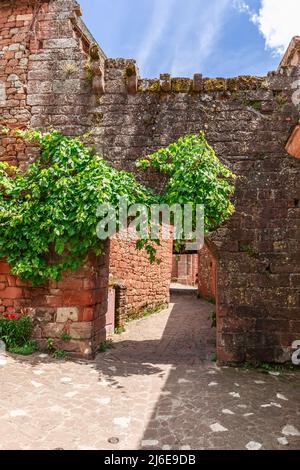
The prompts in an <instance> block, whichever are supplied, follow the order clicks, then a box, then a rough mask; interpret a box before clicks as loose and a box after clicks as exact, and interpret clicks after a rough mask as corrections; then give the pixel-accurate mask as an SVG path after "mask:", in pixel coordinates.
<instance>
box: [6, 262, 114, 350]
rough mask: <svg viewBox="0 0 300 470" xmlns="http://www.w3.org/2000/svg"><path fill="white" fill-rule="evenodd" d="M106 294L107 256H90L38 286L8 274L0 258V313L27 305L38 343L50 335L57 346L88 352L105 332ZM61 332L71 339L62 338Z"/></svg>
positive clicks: (42, 343) (102, 338)
mask: <svg viewBox="0 0 300 470" xmlns="http://www.w3.org/2000/svg"><path fill="white" fill-rule="evenodd" d="M107 294H108V257H102V258H97V259H96V258H95V257H92V256H91V257H89V259H88V260H87V261H86V262H85V264H84V265H83V266H82V267H81V268H80V269H78V271H77V272H76V273H67V274H66V275H65V276H63V278H62V280H61V281H59V282H54V281H53V282H51V283H49V284H48V285H45V286H40V287H31V286H30V285H29V284H27V283H25V282H22V281H21V280H20V279H18V278H16V277H15V276H12V275H11V274H10V269H9V266H7V264H6V263H5V262H4V261H3V260H2V261H0V314H2V313H5V312H7V311H9V310H12V309H13V310H14V311H16V312H20V310H21V309H22V308H25V309H28V313H29V314H30V315H31V316H32V318H33V320H34V324H35V338H36V339H37V340H38V341H39V343H40V345H41V346H42V347H45V346H46V340H47V338H53V339H55V344H56V346H57V347H59V348H61V349H64V350H66V351H68V352H71V353H73V354H74V353H75V354H76V353H77V354H83V355H86V356H88V355H90V354H91V353H92V351H93V350H95V347H96V346H97V345H98V344H99V343H100V342H101V341H103V340H104V339H105V336H106V333H105V324H106V318H105V315H106V308H107ZM63 332H67V333H69V334H70V336H71V337H72V340H71V341H67V342H66V341H62V340H61V339H60V338H61V335H62V333H63Z"/></svg>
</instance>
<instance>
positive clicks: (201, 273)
mask: <svg viewBox="0 0 300 470" xmlns="http://www.w3.org/2000/svg"><path fill="white" fill-rule="evenodd" d="M198 293H199V296H200V297H203V298H204V299H206V300H208V301H213V302H215V301H216V296H217V262H216V259H215V258H214V256H213V255H212V253H211V252H210V251H209V248H208V247H207V245H204V247H203V248H202V249H201V250H200V251H199V252H198Z"/></svg>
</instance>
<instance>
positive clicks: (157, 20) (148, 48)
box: [137, 0, 174, 69]
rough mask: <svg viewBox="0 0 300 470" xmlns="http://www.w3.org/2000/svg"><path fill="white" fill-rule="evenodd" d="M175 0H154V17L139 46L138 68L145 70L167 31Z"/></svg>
mask: <svg viewBox="0 0 300 470" xmlns="http://www.w3.org/2000/svg"><path fill="white" fill-rule="evenodd" d="M173 6H174V0H164V1H163V2H162V1H161V0H154V5H153V10H152V17H151V20H150V22H149V26H148V30H147V31H146V33H145V37H144V40H143V41H142V42H141V44H140V46H139V51H138V56H137V62H138V66H139V67H140V68H141V69H143V68H144V67H145V66H146V64H147V62H148V60H149V59H150V58H151V54H152V52H153V51H154V49H155V48H156V47H157V45H158V44H159V42H160V39H161V37H162V36H163V34H164V32H165V29H166V27H167V25H168V23H169V20H170V19H171V17H172V11H173Z"/></svg>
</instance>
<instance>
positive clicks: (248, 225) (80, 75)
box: [0, 0, 300, 362]
mask: <svg viewBox="0 0 300 470" xmlns="http://www.w3.org/2000/svg"><path fill="white" fill-rule="evenodd" d="M28 5H29V6H28ZM30 5H31V6H30ZM38 5H39V2H37V1H32V2H30V1H29V2H28V1H27V0H26V1H25V0H24V1H23V0H17V1H16V2H7V1H4V2H1V13H0V26H1V39H0V60H1V62H0V63H1V67H0V73H1V75H0V77H1V78H0V82H1V84H0V110H1V123H4V124H8V125H9V126H13V127H16V126H18V125H20V126H25V125H31V126H38V127H42V128H46V127H47V126H55V127H58V128H60V129H61V130H62V131H64V132H67V133H70V134H78V133H84V132H85V131H86V130H92V131H93V134H92V137H91V139H90V140H91V143H92V144H95V146H96V148H97V150H98V151H99V152H100V153H102V154H103V156H104V157H105V158H106V159H107V160H109V161H111V162H112V163H113V164H114V165H115V166H117V167H120V168H124V169H128V170H132V171H136V169H135V160H136V159H137V158H138V157H140V156H143V155H145V154H147V153H149V152H152V151H154V150H156V149H157V148H159V147H161V146H165V145H167V144H169V143H170V142H172V141H174V140H175V139H177V138H178V137H179V136H182V135H184V134H187V133H195V132H198V131H199V130H201V129H204V130H205V132H206V135H207V138H208V141H209V142H210V144H211V145H212V146H213V147H214V148H215V150H216V152H217V155H218V156H219V157H220V158H221V159H222V160H223V161H224V162H225V163H227V164H228V165H229V166H230V167H231V168H232V169H233V170H234V171H235V172H236V173H237V174H238V175H239V176H240V178H239V179H238V181H237V190H236V195H235V204H236V213H235V215H234V216H233V217H232V218H231V220H230V221H229V222H228V223H227V224H225V225H224V226H222V227H221V228H220V229H219V230H217V231H216V232H215V233H214V234H213V236H211V238H210V248H212V249H213V250H214V256H215V258H216V259H217V264H218V274H217V317H218V318H217V329H218V337H217V340H218V357H219V360H220V361H221V362H222V361H223V362H226V361H242V360H244V359H250V358H253V357H254V358H256V359H259V360H270V361H273V360H274V361H283V360H287V359H288V358H289V354H290V346H291V343H292V341H293V340H295V339H299V337H300V321H299V315H300V293H299V292H300V248H299V247H300V244H299V238H300V231H299V228H300V216H299V211H300V206H299V201H300V178H299V173H300V161H299V160H296V159H295V158H293V157H291V156H289V155H288V154H287V153H286V151H285V144H286V142H287V140H288V137H289V135H290V133H291V131H292V129H293V127H294V126H295V125H296V123H297V122H298V119H299V109H298V107H297V106H295V105H293V104H292V100H291V96H292V93H294V90H293V89H292V84H293V83H294V82H295V81H296V80H298V79H299V77H300V69H299V67H297V66H295V67H283V68H281V69H280V70H279V71H278V72H275V73H270V74H269V75H268V76H267V77H260V78H257V77H239V78H231V79H221V78H220V79H202V77H201V76H200V75H195V77H194V78H193V79H178V78H177V79H176V78H174V79H171V78H170V76H169V75H163V76H161V77H160V79H157V80H140V79H139V76H138V73H137V71H136V68H135V62H134V61H132V60H124V59H106V58H105V56H104V54H102V52H101V51H100V54H99V57H98V58H97V60H96V62H97V64H98V65H97V64H96V65H97V66H96V67H94V65H95V64H93V70H95V73H96V76H97V80H94V79H88V77H89V74H88V73H87V70H86V67H85V65H86V62H87V59H88V54H87V50H88V46H89V42H91V41H92V39H91V38H88V37H87V36H88V33H86V32H85V33H84V32H83V31H84V28H83V27H82V25H81V23H80V21H79V19H78V17H77V13H76V12H77V8H76V3H75V2H73V1H71V0H52V1H45V2H42V3H41V7H40V8H42V10H40V11H37V10H36V8H37V6H38ZM19 15H21V17H22V18H21V17H20V16H19ZM23 15H26V17H24V16H23ZM27 15H32V16H30V18H29V16H27ZM33 20H34V21H33ZM32 25H33V26H32ZM3 30H4V31H5V33H2V31H3ZM28 33H29V36H30V38H31V39H30V42H29V45H28V44H27V42H26V37H27V34H28ZM31 33H32V34H31ZM21 46H25V48H23V47H21ZM23 59H24V60H23ZM11 61H13V62H11ZM21 61H23V62H22V63H21ZM27 61H28V62H27ZM21 64H22V65H21ZM97 67H98V69H97ZM103 73H104V75H103ZM11 74H13V75H16V77H11ZM101 74H102V75H101ZM103 77H104V78H105V83H104V85H105V87H103V86H102V85H103V83H102V82H101V80H102V79H103ZM90 78H91V77H90ZM94 78H95V77H94ZM12 83H13V85H12V86H11V84H12ZM26 87H27V88H26ZM104 91H105V92H104ZM10 96H14V98H10ZM5 139H6V140H5ZM0 153H1V156H0V158H1V159H3V160H9V161H14V159H15V160H16V161H17V163H18V162H22V161H28V160H29V158H30V157H31V149H29V150H28V149H26V150H24V148H23V144H22V142H19V141H16V140H14V141H11V140H9V138H8V137H6V136H3V139H1V143H0ZM137 174H138V175H139V178H140V179H141V180H143V181H145V182H147V183H149V184H150V185H152V186H155V187H160V186H161V177H160V176H159V175H156V174H153V173H151V172H149V173H147V174H144V173H137Z"/></svg>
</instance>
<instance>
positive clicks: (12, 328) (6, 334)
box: [0, 313, 33, 351]
mask: <svg viewBox="0 0 300 470" xmlns="http://www.w3.org/2000/svg"><path fill="white" fill-rule="evenodd" d="M32 332H33V324H32V320H31V318H30V317H29V316H26V315H24V316H21V315H19V314H16V313H7V314H4V316H2V317H0V339H1V340H2V341H4V342H5V344H6V346H7V349H8V350H9V351H10V350H11V349H12V348H17V347H19V348H22V347H24V346H25V345H26V344H28V343H29V341H30V338H31V335H32Z"/></svg>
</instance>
